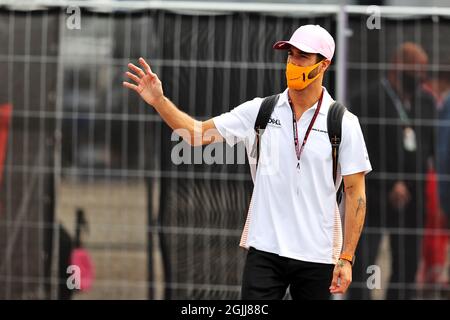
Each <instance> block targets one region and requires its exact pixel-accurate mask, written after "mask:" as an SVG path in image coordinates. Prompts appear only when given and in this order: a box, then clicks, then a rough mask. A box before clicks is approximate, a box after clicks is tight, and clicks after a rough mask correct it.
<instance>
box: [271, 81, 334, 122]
mask: <svg viewBox="0 0 450 320" xmlns="http://www.w3.org/2000/svg"><path fill="white" fill-rule="evenodd" d="M322 88H323V98H322V105H321V106H320V110H319V113H320V114H323V115H326V114H327V113H328V109H329V108H330V105H331V104H332V103H333V102H334V100H333V98H332V97H331V96H330V94H329V93H328V91H327V89H326V88H325V87H322ZM282 105H286V106H288V107H289V108H290V105H289V97H288V89H287V88H286V90H284V91H283V92H282V93H281V94H280V98H279V99H278V102H277V104H276V107H279V106H282ZM316 108H317V102H316V103H315V104H314V105H313V106H312V107H311V108H309V109H308V110H316Z"/></svg>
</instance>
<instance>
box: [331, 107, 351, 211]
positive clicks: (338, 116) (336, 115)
mask: <svg viewBox="0 0 450 320" xmlns="http://www.w3.org/2000/svg"><path fill="white" fill-rule="evenodd" d="M346 110H347V108H346V107H345V106H344V105H342V104H341V103H339V102H334V103H333V104H332V105H331V106H330V109H329V110H328V116H327V130H328V136H329V138H330V142H331V156H332V157H333V181H334V183H335V184H336V176H337V166H338V160H339V146H340V144H341V137H342V117H343V116H344V112H345V111H346ZM343 186H344V184H343V183H341V184H340V186H339V189H338V191H337V193H336V200H337V203H340V202H341V199H342V190H343Z"/></svg>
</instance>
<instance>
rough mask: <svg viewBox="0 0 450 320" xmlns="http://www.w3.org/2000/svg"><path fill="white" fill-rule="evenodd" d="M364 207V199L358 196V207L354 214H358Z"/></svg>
mask: <svg viewBox="0 0 450 320" xmlns="http://www.w3.org/2000/svg"><path fill="white" fill-rule="evenodd" d="M365 207H366V203H365V201H364V199H363V198H362V197H359V199H358V207H357V208H356V213H355V215H356V216H358V213H359V212H360V211H362V210H364V209H365Z"/></svg>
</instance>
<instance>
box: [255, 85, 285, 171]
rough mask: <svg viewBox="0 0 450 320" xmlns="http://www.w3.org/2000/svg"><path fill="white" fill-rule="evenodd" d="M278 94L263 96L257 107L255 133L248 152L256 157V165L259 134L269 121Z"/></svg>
mask: <svg viewBox="0 0 450 320" xmlns="http://www.w3.org/2000/svg"><path fill="white" fill-rule="evenodd" d="M278 98H279V95H278V94H275V95H273V96H268V97H265V98H264V100H263V101H262V102H261V106H260V107H259V111H258V115H257V117H256V121H255V133H256V139H255V143H254V144H253V148H252V152H251V153H250V154H251V156H252V157H254V158H255V157H256V166H258V162H259V152H260V144H261V136H262V135H263V133H264V130H265V129H266V126H267V123H268V122H269V119H270V116H271V115H272V112H273V109H274V108H275V105H276V104H277V102H278Z"/></svg>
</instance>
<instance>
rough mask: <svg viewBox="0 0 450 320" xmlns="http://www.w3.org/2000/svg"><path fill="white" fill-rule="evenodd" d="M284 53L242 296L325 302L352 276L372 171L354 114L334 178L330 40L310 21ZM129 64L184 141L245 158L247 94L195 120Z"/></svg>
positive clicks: (248, 229) (255, 106) (258, 176)
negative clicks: (233, 150)
mask: <svg viewBox="0 0 450 320" xmlns="http://www.w3.org/2000/svg"><path fill="white" fill-rule="evenodd" d="M274 48H275V49H280V50H287V52H288V57H287V64H286V79H287V87H288V88H287V89H286V90H285V91H284V92H282V93H280V94H279V96H278V100H277V102H276V104H275V107H274V110H273V112H272V114H271V119H270V120H269V123H268V125H267V128H266V130H265V132H264V135H263V136H262V138H261V148H260V156H259V165H258V167H257V170H256V171H253V172H252V173H253V174H254V177H253V178H254V183H255V184H254V191H253V197H252V201H251V203H250V209H249V215H248V219H247V223H246V226H245V228H244V232H243V235H242V239H241V245H242V246H243V247H245V248H248V249H249V251H248V254H247V260H246V264H245V267H244V273H243V279H242V298H243V299H282V298H283V297H284V295H285V293H286V290H287V288H289V290H290V293H291V296H292V298H293V299H329V298H330V294H336V293H344V292H345V291H346V290H347V288H348V286H349V285H350V283H351V280H352V264H353V262H354V252H355V249H356V246H357V243H358V239H359V236H360V234H361V230H362V227H363V223H364V217H365V208H366V201H365V174H367V173H368V172H370V171H371V169H372V168H371V165H370V162H369V158H368V153H367V150H366V146H365V142H364V138H363V135H362V131H361V127H360V125H359V121H358V118H357V117H356V116H354V115H353V114H351V113H350V112H349V111H346V112H345V113H344V116H343V119H342V139H341V144H340V148H339V162H338V172H337V179H336V184H335V183H334V181H333V172H332V154H331V144H330V140H329V137H328V134H327V113H328V110H329V108H330V106H331V104H332V103H333V102H334V101H333V99H332V98H331V96H330V95H329V93H328V92H327V90H326V89H325V88H324V87H323V86H322V82H323V76H324V73H325V71H326V70H327V69H328V67H329V66H330V63H331V60H332V58H333V54H334V49H335V43H334V40H333V37H332V36H331V35H330V34H329V33H328V32H327V31H326V30H325V29H323V28H322V27H320V26H318V25H305V26H302V27H300V28H298V29H297V30H296V31H295V32H294V34H293V35H292V37H291V39H290V40H289V41H279V42H277V43H275V45H274ZM139 62H140V64H141V66H142V68H143V70H142V69H141V68H139V67H137V66H135V65H133V64H131V63H130V64H129V65H128V66H129V68H130V70H131V71H132V72H127V76H128V77H129V78H130V79H131V80H132V81H134V82H135V84H132V83H128V82H124V86H125V87H127V88H130V89H132V90H135V91H136V92H138V93H139V94H140V95H141V97H142V98H143V99H144V100H145V101H146V102H147V103H148V104H150V105H151V106H153V107H154V108H155V110H156V111H157V112H158V113H159V114H160V116H161V117H162V119H163V120H164V121H165V122H166V123H167V124H168V125H169V126H170V127H171V128H172V129H173V130H178V132H179V134H180V135H181V136H182V137H183V139H184V140H186V141H187V142H189V143H190V144H191V145H194V146H196V145H202V144H209V143H212V142H218V141H222V140H225V141H226V142H227V143H228V144H230V145H234V144H235V143H236V142H239V141H244V142H245V143H246V147H247V154H248V155H249V157H252V156H251V152H250V149H251V144H250V142H252V141H255V131H254V125H255V121H256V118H257V115H258V112H259V109H260V106H261V103H262V101H263V99H262V98H255V99H253V100H251V101H247V102H245V103H243V104H241V105H239V106H238V107H236V108H235V109H233V110H232V111H230V112H227V113H224V114H222V115H219V116H217V117H214V118H212V119H210V120H207V121H197V120H195V119H193V118H192V117H190V116H189V115H187V114H186V113H184V112H182V111H181V110H179V109H178V108H177V107H176V106H175V105H174V104H173V103H172V102H171V101H170V100H169V99H168V98H166V97H165V96H164V94H163V88H162V83H161V81H160V80H159V78H158V76H157V75H156V74H155V73H153V72H152V70H151V68H150V66H149V65H148V64H147V63H146V62H145V61H144V59H142V58H140V59H139ZM342 178H343V180H344V185H345V200H346V212H345V223H344V226H345V227H344V233H345V236H344V237H342V229H341V225H342V224H341V218H340V214H339V211H338V207H337V203H336V190H337V187H338V186H339V185H340V182H341V181H342Z"/></svg>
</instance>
